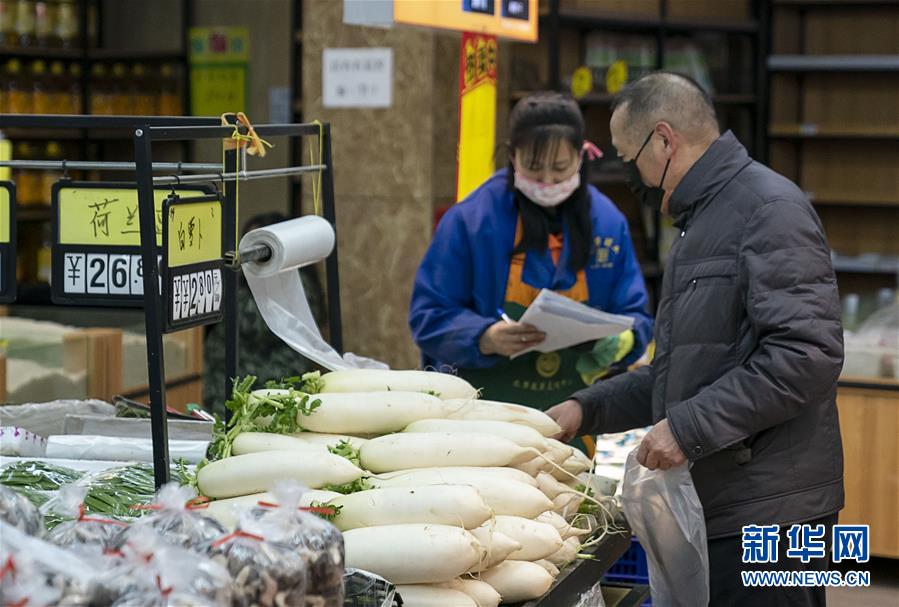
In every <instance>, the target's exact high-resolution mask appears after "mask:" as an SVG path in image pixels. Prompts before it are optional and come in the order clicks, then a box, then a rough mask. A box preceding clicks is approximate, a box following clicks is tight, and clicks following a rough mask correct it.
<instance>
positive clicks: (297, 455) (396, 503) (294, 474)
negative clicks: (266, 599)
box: [198, 370, 590, 607]
mask: <svg viewBox="0 0 899 607" xmlns="http://www.w3.org/2000/svg"><path fill="white" fill-rule="evenodd" d="M322 380H323V385H324V388H323V390H322V392H321V393H319V394H316V395H315V396H314V398H315V399H318V400H320V401H321V404H320V405H319V406H318V407H317V408H316V409H315V410H314V411H313V413H312V414H310V415H308V416H302V417H301V418H300V419H299V423H300V424H301V426H302V427H303V429H304V430H305V431H304V432H302V433H300V434H294V435H276V434H264V433H253V432H249V433H244V434H241V435H239V436H238V437H237V438H236V439H235V441H234V443H233V453H234V455H233V456H232V457H230V458H227V459H224V460H219V461H217V462H213V463H211V464H209V465H207V466H206V467H204V468H203V469H202V470H201V471H200V473H199V475H198V483H199V488H200V490H201V491H202V492H203V493H204V494H205V495H207V496H209V497H212V498H216V501H213V502H212V503H211V504H210V506H209V513H210V514H212V515H214V516H216V517H218V518H219V519H220V520H221V521H222V522H223V523H224V524H226V525H231V526H233V525H234V522H235V521H236V520H237V517H238V514H239V512H240V511H241V510H242V509H246V508H250V507H252V506H253V505H254V504H255V503H256V502H258V501H272V500H273V497H272V496H271V495H269V494H267V493H263V492H264V491H266V490H267V489H269V488H270V487H271V486H272V484H273V483H274V482H275V481H277V480H280V479H292V480H295V481H297V482H300V483H301V484H303V485H305V486H308V487H310V488H311V489H312V491H309V492H308V493H307V494H305V495H304V502H303V505H310V504H313V503H315V504H319V503H320V504H326V505H328V506H335V507H337V508H336V509H337V510H338V513H337V515H336V517H335V519H334V524H335V525H336V526H337V527H338V528H339V529H340V530H341V531H343V536H344V543H345V548H346V565H347V566H348V567H355V568H359V569H364V570H367V571H371V572H373V573H376V574H378V575H381V576H382V577H384V578H386V579H387V580H389V581H391V582H393V583H394V584H397V585H398V586H399V590H400V593H401V594H402V596H403V597H404V600H405V601H406V604H408V605H412V606H416V605H421V606H430V605H435V606H438V605H439V606H444V605H445V606H452V607H463V606H469V605H470V606H477V607H488V606H490V607H496V605H498V604H499V603H500V602H506V603H514V602H520V601H526V600H531V599H534V598H537V597H539V596H541V595H543V594H544V593H545V592H546V591H547V590H549V588H550V586H551V585H552V583H553V580H554V578H555V576H556V575H557V574H558V573H559V569H560V568H561V567H563V566H565V565H566V564H568V563H570V562H571V561H573V560H574V559H575V557H576V555H577V553H578V551H579V548H580V539H579V538H580V537H581V536H582V535H584V534H585V533H586V531H585V530H583V529H580V528H578V527H576V526H574V525H572V524H571V523H570V522H569V521H570V519H571V516H569V517H568V519H566V517H565V516H564V515H570V514H574V513H576V512H577V509H578V506H579V505H580V503H581V500H582V497H581V496H580V494H579V493H578V492H576V491H575V490H573V489H572V487H573V486H574V485H576V484H577V475H578V474H580V473H582V472H584V471H586V470H588V469H589V468H590V461H589V459H588V458H587V457H586V456H583V455H582V454H580V452H578V451H576V450H574V449H572V448H571V447H570V446H567V445H564V444H562V443H560V442H559V441H556V440H553V439H550V438H548V437H549V436H552V435H554V434H556V433H557V432H559V430H560V429H559V427H558V425H556V423H555V422H554V421H553V420H552V419H551V418H549V417H548V416H547V415H546V414H544V413H542V412H540V411H537V410H534V409H530V408H528V407H523V406H520V405H512V404H508V403H498V402H492V401H482V400H477V393H476V391H475V389H474V388H473V387H472V386H471V385H470V384H468V383H467V382H465V381H464V380H462V379H460V378H458V377H455V376H452V375H446V374H440V373H431V372H424V371H380V370H377V371H375V370H359V371H340V372H334V373H328V374H325V375H323V376H322ZM358 435H365V436H368V437H371V436H374V438H358ZM341 440H347V441H349V442H350V444H351V445H352V446H353V447H355V448H358V450H359V452H358V461H359V462H360V465H361V467H357V466H355V465H354V464H353V463H351V462H350V461H349V460H348V459H345V458H344V457H341V456H338V455H334V454H332V453H331V452H330V451H329V449H328V447H334V446H336V445H337V443H339V442H340V441H341ZM361 478H365V480H366V482H367V484H368V486H370V487H373V488H372V489H368V490H364V491H359V492H356V493H351V494H348V495H340V494H337V493H333V492H330V491H322V490H321V489H322V488H323V487H326V486H331V485H344V484H347V483H352V482H354V481H357V480H359V479H361Z"/></svg>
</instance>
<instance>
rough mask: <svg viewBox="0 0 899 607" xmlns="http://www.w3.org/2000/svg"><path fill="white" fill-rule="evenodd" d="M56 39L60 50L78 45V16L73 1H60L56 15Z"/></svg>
mask: <svg viewBox="0 0 899 607" xmlns="http://www.w3.org/2000/svg"><path fill="white" fill-rule="evenodd" d="M56 39H57V40H58V41H59V45H60V46H61V47H62V48H75V47H76V46H77V45H78V15H76V14H75V2H74V0H60V2H59V7H58V10H57V13H56Z"/></svg>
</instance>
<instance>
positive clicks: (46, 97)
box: [31, 59, 53, 114]
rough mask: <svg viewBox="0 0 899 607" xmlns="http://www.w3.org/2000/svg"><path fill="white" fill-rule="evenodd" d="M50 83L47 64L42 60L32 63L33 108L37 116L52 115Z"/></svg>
mask: <svg viewBox="0 0 899 607" xmlns="http://www.w3.org/2000/svg"><path fill="white" fill-rule="evenodd" d="M49 85H50V82H49V80H48V79H47V64H46V63H44V61H43V60H42V59H38V60H37V61H33V62H32V63H31V107H32V110H31V111H33V112H34V113H35V114H50V113H52V109H53V105H52V102H51V99H52V97H51V92H50V88H49Z"/></svg>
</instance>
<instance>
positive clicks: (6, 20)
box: [0, 0, 18, 48]
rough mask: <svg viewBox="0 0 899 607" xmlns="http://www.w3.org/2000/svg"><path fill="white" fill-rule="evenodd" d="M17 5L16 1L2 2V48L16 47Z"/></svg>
mask: <svg viewBox="0 0 899 607" xmlns="http://www.w3.org/2000/svg"><path fill="white" fill-rule="evenodd" d="M17 43H18V39H17V36H16V3H15V1H14V0H0V46H5V47H8V48H12V47H14V46H16V44H17Z"/></svg>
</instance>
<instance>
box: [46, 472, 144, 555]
mask: <svg viewBox="0 0 899 607" xmlns="http://www.w3.org/2000/svg"><path fill="white" fill-rule="evenodd" d="M86 494H87V487H82V486H79V485H65V486H63V487H62V488H60V490H59V492H58V493H57V495H56V497H54V498H52V499H50V500H49V501H48V502H47V503H46V504H44V505H43V506H41V512H43V513H44V514H45V515H57V516H61V517H63V518H65V519H67V520H65V521H63V522H61V523H59V524H58V525H56V526H55V527H54V528H53V530H52V531H50V532H49V533H48V534H47V539H48V540H49V541H50V542H52V543H53V544H56V545H57V546H63V547H65V546H72V545H74V544H96V545H98V546H102V547H103V548H108V547H109V546H110V545H111V544H112V540H113V538H114V537H115V536H116V535H118V533H119V532H120V531H121V530H122V528H126V527H127V523H123V522H122V521H116V520H113V519H108V518H102V517H95V516H86V515H85V513H84V496H85V495H86Z"/></svg>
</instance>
